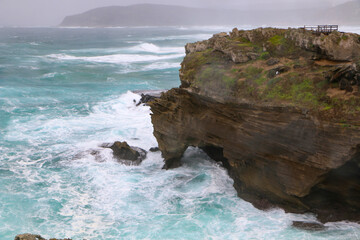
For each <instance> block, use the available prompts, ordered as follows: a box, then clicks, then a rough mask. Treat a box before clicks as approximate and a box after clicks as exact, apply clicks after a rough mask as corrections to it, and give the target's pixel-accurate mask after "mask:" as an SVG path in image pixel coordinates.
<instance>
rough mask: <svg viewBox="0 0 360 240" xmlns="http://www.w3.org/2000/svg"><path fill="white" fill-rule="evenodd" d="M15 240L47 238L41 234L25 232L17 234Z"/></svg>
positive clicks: (40, 239)
mask: <svg viewBox="0 0 360 240" xmlns="http://www.w3.org/2000/svg"><path fill="white" fill-rule="evenodd" d="M14 240H46V239H45V238H43V237H41V236H40V235H35V234H29V233H25V234H19V235H17V236H16V237H15V239H14Z"/></svg>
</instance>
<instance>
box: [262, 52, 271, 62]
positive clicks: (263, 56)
mask: <svg viewBox="0 0 360 240" xmlns="http://www.w3.org/2000/svg"><path fill="white" fill-rule="evenodd" d="M270 57H271V56H270V53H269V52H263V53H261V55H260V57H259V58H260V59H262V60H268V59H269V58H270Z"/></svg>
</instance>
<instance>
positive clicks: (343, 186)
mask: <svg viewBox="0 0 360 240" xmlns="http://www.w3.org/2000/svg"><path fill="white" fill-rule="evenodd" d="M186 54H187V55H186V57H185V59H184V61H183V62H182V67H181V70H180V78H181V86H180V88H175V89H172V90H170V91H168V92H166V93H164V94H163V95H162V96H161V98H159V99H157V100H155V101H153V102H152V103H151V109H152V112H153V114H152V122H153V125H154V135H155V137H156V138H157V140H158V143H159V148H160V150H161V151H162V154H163V157H164V158H165V165H164V168H166V169H168V168H174V167H178V166H180V165H181V161H180V160H181V157H182V155H183V153H184V151H185V150H186V149H187V147H189V146H196V147H199V148H202V149H203V150H204V151H205V152H206V153H208V155H209V156H210V157H212V158H213V159H215V160H217V161H221V162H223V164H224V166H225V167H226V168H227V169H228V171H229V174H230V176H231V177H232V178H233V179H234V187H235V188H236V190H237V192H238V194H239V196H240V197H241V198H243V199H245V200H248V201H250V202H252V203H253V204H254V206H256V207H259V208H264V209H266V208H269V207H273V206H280V207H283V208H284V209H285V210H287V211H291V212H299V213H302V212H314V213H316V214H317V215H318V218H319V219H320V220H321V221H323V222H327V221H336V220H342V219H350V220H356V221H357V220H359V216H360V214H359V213H360V211H359V210H360V171H359V167H360V97H359V89H358V88H359V87H358V85H360V61H359V59H360V37H359V35H356V34H350V33H339V32H334V33H331V34H329V35H323V34H322V35H315V34H313V33H312V32H309V31H304V30H302V29H287V30H284V29H273V28H267V29H262V28H260V29H255V30H251V31H239V30H237V29H234V30H233V31H232V32H231V33H230V34H226V33H221V34H217V35H214V36H213V37H212V38H211V39H209V40H206V41H202V42H197V43H192V44H187V45H186Z"/></svg>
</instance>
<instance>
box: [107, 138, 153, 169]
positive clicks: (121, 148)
mask: <svg viewBox="0 0 360 240" xmlns="http://www.w3.org/2000/svg"><path fill="white" fill-rule="evenodd" d="M101 146H102V147H104V148H110V149H112V150H113V155H114V158H115V159H116V160H117V161H118V162H119V163H122V164H125V165H140V164H141V162H142V161H143V160H144V159H145V158H146V154H147V153H146V151H145V150H144V149H141V148H138V147H133V146H129V145H128V144H127V142H114V143H104V144H102V145H101Z"/></svg>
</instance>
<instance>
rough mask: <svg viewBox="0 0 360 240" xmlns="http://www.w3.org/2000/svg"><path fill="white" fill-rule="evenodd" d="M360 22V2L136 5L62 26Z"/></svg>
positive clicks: (97, 12)
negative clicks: (295, 6)
mask: <svg viewBox="0 0 360 240" xmlns="http://www.w3.org/2000/svg"><path fill="white" fill-rule="evenodd" d="M359 23H360V1H359V0H357V1H352V2H347V3H345V4H342V5H339V6H337V7H334V8H329V9H305V10H304V9H302V10H287V11H284V10H279V11H276V10H271V11H264V10H263V11H255V10H253V11H245V10H224V9H221V10H215V9H200V8H189V7H181V6H169V5H157V4H137V5H131V6H111V7H101V8H96V9H93V10H90V11H87V12H85V13H82V14H77V15H73V16H67V17H66V18H65V19H64V20H63V22H62V23H61V25H60V26H65V27H72V26H79V27H117V26H179V25H181V26H190V25H243V24H252V25H287V26H289V25H305V24H306V25H309V24H311V25H314V24H348V25H358V24H359Z"/></svg>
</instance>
